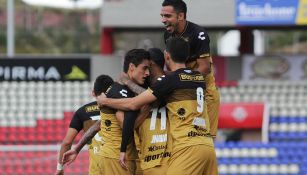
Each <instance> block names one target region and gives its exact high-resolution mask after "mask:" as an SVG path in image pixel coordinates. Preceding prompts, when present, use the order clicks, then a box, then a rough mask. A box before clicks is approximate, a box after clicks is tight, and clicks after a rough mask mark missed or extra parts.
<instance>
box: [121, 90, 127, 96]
mask: <svg viewBox="0 0 307 175" xmlns="http://www.w3.org/2000/svg"><path fill="white" fill-rule="evenodd" d="M119 93H120V94H121V95H122V96H123V97H128V95H127V93H128V91H127V90H126V89H122V90H121V91H119Z"/></svg>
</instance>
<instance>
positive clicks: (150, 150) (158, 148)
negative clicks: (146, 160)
mask: <svg viewBox="0 0 307 175" xmlns="http://www.w3.org/2000/svg"><path fill="white" fill-rule="evenodd" d="M166 148H167V145H158V146H156V145H153V146H150V147H148V151H149V152H153V151H157V150H160V149H166Z"/></svg>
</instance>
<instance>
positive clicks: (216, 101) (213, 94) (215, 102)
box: [205, 86, 221, 138]
mask: <svg viewBox="0 0 307 175" xmlns="http://www.w3.org/2000/svg"><path fill="white" fill-rule="evenodd" d="M205 96H206V103H207V111H208V116H209V122H210V135H211V136H212V137H213V138H215V137H216V133H217V127H218V115H219V109H220V103H221V102H220V92H219V90H218V89H217V88H216V87H215V86H213V87H209V88H208V89H207V90H206V94H205Z"/></svg>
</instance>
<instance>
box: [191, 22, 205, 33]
mask: <svg viewBox="0 0 307 175" xmlns="http://www.w3.org/2000/svg"><path fill="white" fill-rule="evenodd" d="M187 22H188V29H189V30H190V32H194V33H198V32H204V33H207V31H206V30H205V28H203V27H202V26H200V25H198V24H195V23H193V22H191V21H187Z"/></svg>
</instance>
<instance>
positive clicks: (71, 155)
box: [62, 120, 100, 165]
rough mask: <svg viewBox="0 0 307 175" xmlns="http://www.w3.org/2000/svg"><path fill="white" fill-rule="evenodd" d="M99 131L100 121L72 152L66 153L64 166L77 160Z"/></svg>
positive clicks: (86, 133)
mask: <svg viewBox="0 0 307 175" xmlns="http://www.w3.org/2000/svg"><path fill="white" fill-rule="evenodd" d="M99 131H100V120H97V121H96V123H95V124H94V125H93V126H91V127H90V128H89V129H88V130H87V131H86V132H85V134H84V135H83V136H82V138H81V139H80V141H79V142H78V143H77V145H76V146H75V147H74V148H72V149H71V150H69V151H67V152H65V153H64V155H63V158H62V163H63V164H64V165H66V164H67V165H69V164H71V163H72V162H73V161H74V160H75V159H76V158H77V155H78V154H79V152H80V150H81V149H82V148H83V147H84V145H85V144H86V143H88V142H89V141H90V140H91V139H92V138H93V137H94V136H95V134H96V133H97V132H99Z"/></svg>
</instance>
